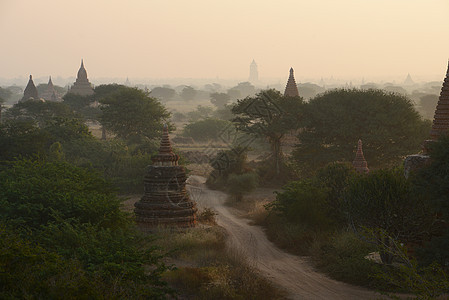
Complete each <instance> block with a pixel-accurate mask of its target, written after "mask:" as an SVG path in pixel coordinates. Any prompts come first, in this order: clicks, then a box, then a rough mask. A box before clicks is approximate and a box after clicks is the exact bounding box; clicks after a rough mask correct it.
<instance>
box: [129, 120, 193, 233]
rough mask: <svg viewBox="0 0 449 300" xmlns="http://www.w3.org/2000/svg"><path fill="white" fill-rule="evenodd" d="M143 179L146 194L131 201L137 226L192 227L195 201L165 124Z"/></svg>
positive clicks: (145, 227)
mask: <svg viewBox="0 0 449 300" xmlns="http://www.w3.org/2000/svg"><path fill="white" fill-rule="evenodd" d="M152 160H153V165H151V166H148V167H147V171H146V174H145V178H144V187H145V193H144V195H143V197H142V198H141V199H140V201H138V202H136V203H135V204H134V206H135V209H134V213H135V215H136V221H137V224H138V226H139V227H140V228H141V229H142V230H145V231H147V230H154V228H155V227H158V226H168V227H192V226H195V223H196V215H195V214H196V211H197V208H196V204H195V202H194V201H191V200H190V197H189V194H188V193H187V190H186V179H187V177H186V173H185V170H184V167H183V166H179V165H178V160H179V156H178V155H176V154H175V153H173V150H172V147H171V143H170V138H169V136H168V126H167V124H165V125H164V128H163V130H162V138H161V145H160V147H159V153H158V154H157V155H154V156H153V157H152Z"/></svg>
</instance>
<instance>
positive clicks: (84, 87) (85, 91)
mask: <svg viewBox="0 0 449 300" xmlns="http://www.w3.org/2000/svg"><path fill="white" fill-rule="evenodd" d="M69 93H72V94H77V95H81V96H90V95H93V93H94V89H93V88H92V85H91V84H90V82H89V79H87V71H86V69H85V68H84V61H83V60H81V67H80V69H79V70H78V75H77V77H76V81H75V82H74V83H73V86H72V87H71V88H70V90H69Z"/></svg>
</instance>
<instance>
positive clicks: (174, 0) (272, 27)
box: [0, 0, 449, 84]
mask: <svg viewBox="0 0 449 300" xmlns="http://www.w3.org/2000/svg"><path fill="white" fill-rule="evenodd" d="M448 15H449V1H448V0H339V1H336V0H307V1H305V0H296V1H294V0H292V1H263V0H258V1H247V0H243V1H234V0H228V1H211V0H207V1H206V0H191V1H185V0H170V1H167V0H152V1H150V0H129V1H123V0H121V1H118V0H102V1H92V0H91V1H87V0H78V1H61V0H39V1H33V0H0V38H1V43H0V77H3V78H12V77H20V76H27V75H28V74H30V73H31V74H33V75H35V76H36V77H39V76H48V75H52V76H55V77H56V76H62V77H69V76H76V72H77V70H78V68H79V65H80V60H81V58H84V61H85V65H86V69H87V71H88V75H89V77H90V78H92V77H93V78H95V77H97V78H101V77H108V78H112V77H119V78H126V77H127V76H128V77H130V78H217V77H218V78H223V79H224V78H238V79H240V78H241V79H247V78H248V75H249V64H250V63H251V61H252V59H255V60H256V62H257V64H258V66H259V77H260V78H262V79H263V78H287V76H288V70H289V68H290V67H293V68H294V69H295V75H296V76H297V78H308V77H311V78H312V77H314V78H320V77H325V78H326V77H331V76H333V77H341V78H355V77H358V78H362V77H364V78H367V79H369V78H374V77H382V76H385V77H398V78H403V79H405V77H406V75H407V74H408V73H410V74H411V75H412V77H413V79H415V78H418V79H419V78H421V79H423V80H424V79H426V80H442V79H443V78H442V77H443V76H444V74H445V71H446V66H447V59H448V57H449V38H448V37H449V17H448ZM24 84H25V83H24Z"/></svg>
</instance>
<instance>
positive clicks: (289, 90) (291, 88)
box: [284, 68, 299, 97]
mask: <svg viewBox="0 0 449 300" xmlns="http://www.w3.org/2000/svg"><path fill="white" fill-rule="evenodd" d="M284 96H288V97H297V96H299V92H298V86H297V85H296V81H295V76H294V75H293V68H290V76H289V77H288V81H287V85H286V86H285V92H284Z"/></svg>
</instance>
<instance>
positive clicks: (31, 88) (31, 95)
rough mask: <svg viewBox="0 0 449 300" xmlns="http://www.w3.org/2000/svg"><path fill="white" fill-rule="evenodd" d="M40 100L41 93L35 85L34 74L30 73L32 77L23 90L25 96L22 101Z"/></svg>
mask: <svg viewBox="0 0 449 300" xmlns="http://www.w3.org/2000/svg"><path fill="white" fill-rule="evenodd" d="M30 99H33V100H39V95H38V93H37V88H36V86H35V85H34V81H33V76H31V75H30V79H29V80H28V84H27V86H26V88H25V90H24V91H23V97H22V99H21V100H20V101H27V100H30Z"/></svg>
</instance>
